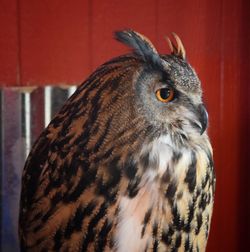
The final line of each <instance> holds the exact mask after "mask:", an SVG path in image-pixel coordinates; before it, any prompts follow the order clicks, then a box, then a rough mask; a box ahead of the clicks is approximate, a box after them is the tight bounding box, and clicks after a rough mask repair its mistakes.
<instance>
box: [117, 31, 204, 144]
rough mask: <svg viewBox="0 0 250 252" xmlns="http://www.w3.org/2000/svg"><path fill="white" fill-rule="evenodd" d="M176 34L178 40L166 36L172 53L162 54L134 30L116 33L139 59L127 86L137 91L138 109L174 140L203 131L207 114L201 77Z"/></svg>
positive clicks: (136, 105) (196, 137) (159, 132)
mask: <svg viewBox="0 0 250 252" xmlns="http://www.w3.org/2000/svg"><path fill="white" fill-rule="evenodd" d="M173 36H174V38H175V40H176V43H173V42H172V41H171V40H170V39H169V38H168V39H167V41H168V43H169V47H170V49H171V54H170V55H160V54H159V53H158V52H157V50H156V49H155V47H154V46H153V44H152V43H151V42H150V41H149V40H148V39H147V38H146V37H144V36H143V35H141V34H139V33H137V32H135V31H132V30H126V31H119V32H116V33H115V37H116V39H117V40H118V41H120V42H122V43H124V44H126V45H128V46H129V47H131V48H133V53H134V55H135V56H134V57H135V58H136V60H137V61H138V62H137V65H136V67H135V68H136V71H134V74H133V78H132V81H131V83H130V85H129V87H128V88H129V89H130V92H131V93H133V94H134V95H133V99H132V101H131V102H133V103H134V106H135V109H136V110H137V113H138V114H140V116H141V117H143V119H144V120H145V121H147V123H149V124H150V125H151V126H152V128H153V129H154V131H155V132H157V133H156V134H164V135H167V134H168V135H169V136H171V137H172V140H173V141H175V142H178V143H185V142H186V141H188V140H190V139H192V140H195V139H199V138H200V136H201V135H203V134H204V132H205V130H206V128H207V122H208V115H207V111H206V109H205V107H204V105H203V102H202V90H201V84H200V80H199V78H198V77H197V75H196V73H195V71H194V69H193V68H192V67H191V66H190V64H189V63H188V62H187V60H186V55H185V49H184V46H183V44H182V42H181V40H180V38H179V37H178V36H177V35H176V34H174V33H173ZM175 44H176V45H175ZM143 119H142V121H144V120H143Z"/></svg>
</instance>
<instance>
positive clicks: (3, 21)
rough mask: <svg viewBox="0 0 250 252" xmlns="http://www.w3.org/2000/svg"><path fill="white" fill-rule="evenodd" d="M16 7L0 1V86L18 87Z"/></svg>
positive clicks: (12, 2)
mask: <svg viewBox="0 0 250 252" xmlns="http://www.w3.org/2000/svg"><path fill="white" fill-rule="evenodd" d="M17 9H18V5H17V2H16V1H9V0H0V30H1V32H0V86H5V85H8V84H9V85H19V83H20V80H19V73H20V69H19V55H18V54H19V51H18V48H19V41H18V27H17V21H18V11H17Z"/></svg>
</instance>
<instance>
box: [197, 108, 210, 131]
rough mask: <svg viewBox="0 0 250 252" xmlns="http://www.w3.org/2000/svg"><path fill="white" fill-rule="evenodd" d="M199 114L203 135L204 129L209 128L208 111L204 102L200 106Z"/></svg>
mask: <svg viewBox="0 0 250 252" xmlns="http://www.w3.org/2000/svg"><path fill="white" fill-rule="evenodd" d="M198 115H199V121H200V123H201V131H200V134H201V135H202V134H203V133H204V131H205V130H206V129H207V124H208V113H207V110H206V108H205V106H204V105H203V104H200V105H199V106H198Z"/></svg>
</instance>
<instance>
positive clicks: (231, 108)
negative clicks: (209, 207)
mask: <svg viewBox="0 0 250 252" xmlns="http://www.w3.org/2000/svg"><path fill="white" fill-rule="evenodd" d="M123 28H132V29H135V30H137V31H139V32H140V33H143V34H145V35H146V36H147V37H149V38H150V39H151V40H152V42H153V43H154V44H155V46H156V47H157V48H158V50H159V51H160V52H161V53H169V49H168V46H167V43H166V41H165V40H164V36H165V35H170V33H171V32H172V31H174V32H176V33H177V34H178V35H179V36H180V37H181V39H182V41H183V43H184V45H185V48H186V51H187V58H188V61H189V62H190V63H191V64H192V65H193V66H194V68H195V69H196V71H197V73H198V75H199V77H200V79H201V81H202V85H203V90H204V100H205V102H206V104H207V108H208V111H209V116H210V126H209V135H210V137H211V141H212V144H213V147H214V159H215V168H216V174H217V188H216V198H215V207H214V214H213V218H212V227H211V232H210V237H209V242H208V248H207V251H208V252H225V251H226V252H231V251H232V252H233V251H249V246H250V232H249V229H250V222H249V215H250V206H249V205H250V193H249V184H250V172H249V170H250V165H249V164H250V136H249V133H250V100H249V97H250V1H248V0H192V1H184V0H179V1H175V0H143V1H139V0H123V1H120V0H92V1H91V0H74V1H68V0H43V1H32V0H0V90H1V95H0V105H1V110H0V115H1V124H0V140H1V145H0V149H1V160H0V176H1V177H0V178H1V182H0V192H1V194H0V197H1V198H0V209H1V216H0V224H1V226H0V232H1V251H14V252H15V251H19V250H18V240H17V220H18V205H19V193H20V179H21V172H22V169H23V165H24V160H25V158H26V156H27V154H28V152H29V150H30V148H31V146H32V143H33V142H34V140H35V139H36V138H37V137H38V135H39V133H40V132H41V131H42V129H43V128H44V127H45V126H46V125H47V124H48V122H49V121H50V119H51V117H52V116H53V114H54V113H55V112H56V111H57V110H58V109H59V107H60V106H61V105H62V103H63V102H64V101H65V100H66V99H67V98H68V97H69V96H70V95H71V94H72V93H73V92H74V90H75V87H76V85H78V84H80V83H82V82H83V81H84V79H86V78H87V77H88V75H89V74H90V73H91V72H92V71H93V70H94V69H95V68H96V67H97V66H99V65H100V64H102V63H104V62H105V61H107V60H109V59H111V58H112V57H114V56H117V55H120V54H124V53H126V52H128V49H127V48H126V47H124V46H123V45H122V44H120V43H118V42H116V41H115V40H114V39H113V31H115V30H119V29H123Z"/></svg>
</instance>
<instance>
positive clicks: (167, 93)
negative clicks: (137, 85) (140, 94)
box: [160, 88, 169, 100]
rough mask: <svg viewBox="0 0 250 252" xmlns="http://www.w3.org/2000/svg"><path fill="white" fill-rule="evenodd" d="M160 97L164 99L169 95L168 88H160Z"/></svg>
mask: <svg viewBox="0 0 250 252" xmlns="http://www.w3.org/2000/svg"><path fill="white" fill-rule="evenodd" d="M160 94H161V98H162V99H164V100H166V99H167V98H168V97H169V89H168V88H162V89H161V90H160Z"/></svg>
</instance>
